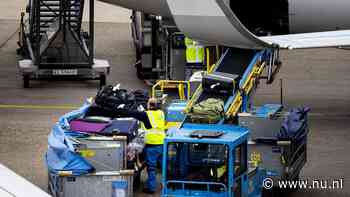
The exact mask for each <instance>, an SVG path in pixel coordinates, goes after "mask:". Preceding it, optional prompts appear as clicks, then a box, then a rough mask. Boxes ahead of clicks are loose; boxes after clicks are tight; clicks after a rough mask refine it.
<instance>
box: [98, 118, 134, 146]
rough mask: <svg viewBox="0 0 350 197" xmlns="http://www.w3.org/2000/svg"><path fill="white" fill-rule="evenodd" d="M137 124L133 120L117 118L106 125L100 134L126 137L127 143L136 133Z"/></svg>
mask: <svg viewBox="0 0 350 197" xmlns="http://www.w3.org/2000/svg"><path fill="white" fill-rule="evenodd" d="M138 129H139V123H138V121H137V120H136V119H135V118H117V119H114V120H113V121H112V122H111V124H110V125H108V126H107V127H106V128H105V129H104V130H103V131H102V133H103V134H104V135H117V136H126V137H127V141H128V142H130V141H132V140H133V139H134V138H135V137H136V136H137V133H138Z"/></svg>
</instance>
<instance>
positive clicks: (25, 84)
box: [23, 75, 30, 88]
mask: <svg viewBox="0 0 350 197" xmlns="http://www.w3.org/2000/svg"><path fill="white" fill-rule="evenodd" d="M29 80H30V79H29V75H23V88H29Z"/></svg>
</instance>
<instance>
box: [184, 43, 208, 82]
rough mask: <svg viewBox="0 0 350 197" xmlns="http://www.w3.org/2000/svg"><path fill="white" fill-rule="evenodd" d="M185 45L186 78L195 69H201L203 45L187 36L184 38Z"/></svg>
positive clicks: (202, 64)
mask: <svg viewBox="0 0 350 197" xmlns="http://www.w3.org/2000/svg"><path fill="white" fill-rule="evenodd" d="M185 45H186V63H187V64H186V68H185V78H186V80H188V79H189V78H190V77H191V75H192V73H193V72H194V71H195V70H203V67H204V46H202V45H201V44H200V43H199V42H197V41H194V40H192V39H190V38H188V37H186V38H185Z"/></svg>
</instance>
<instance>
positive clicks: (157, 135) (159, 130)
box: [118, 98, 166, 194]
mask: <svg viewBox="0 0 350 197" xmlns="http://www.w3.org/2000/svg"><path fill="white" fill-rule="evenodd" d="M118 108H119V109H124V107H118ZM118 115H119V116H122V117H133V118H135V119H137V120H139V121H141V122H142V123H141V129H142V130H144V131H145V137H144V139H145V148H144V153H145V160H146V165H147V173H148V179H147V182H146V187H145V188H144V190H143V191H144V192H145V193H148V194H153V193H155V192H156V189H157V173H156V170H157V164H158V163H160V164H161V160H162V153H163V142H164V138H165V136H166V134H165V116H164V112H163V111H162V110H161V106H160V104H159V103H158V101H157V99H155V98H150V99H149V100H148V102H147V110H146V111H142V110H141V111H129V110H128V109H124V110H119V111H118Z"/></svg>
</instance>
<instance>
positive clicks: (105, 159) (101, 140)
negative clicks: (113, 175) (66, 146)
mask: <svg viewBox="0 0 350 197" xmlns="http://www.w3.org/2000/svg"><path fill="white" fill-rule="evenodd" d="M70 139H71V140H72V141H73V143H74V146H75V148H76V152H77V153H79V154H80V155H81V156H83V157H84V158H85V159H86V160H87V161H88V162H89V163H90V164H91V165H92V166H93V167H94V168H95V170H96V172H100V171H119V170H123V169H125V168H126V146H127V137H126V136H113V137H105V136H103V137H102V136H101V137H95V136H93V137H87V138H70Z"/></svg>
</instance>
